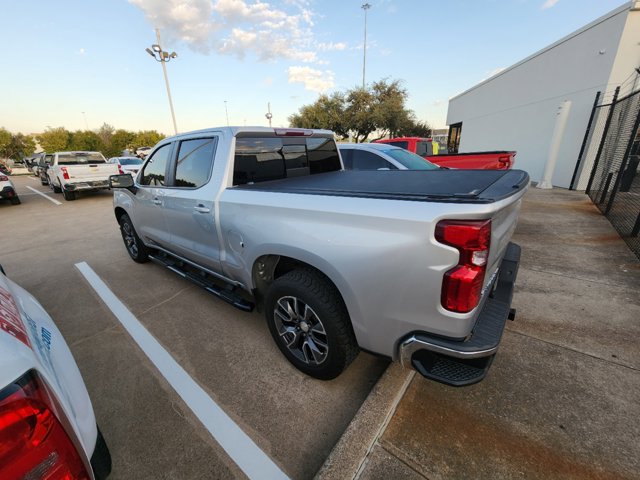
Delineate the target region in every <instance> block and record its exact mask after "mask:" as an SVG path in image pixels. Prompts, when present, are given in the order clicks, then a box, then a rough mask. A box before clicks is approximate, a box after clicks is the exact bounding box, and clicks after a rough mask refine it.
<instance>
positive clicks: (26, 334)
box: [0, 267, 111, 480]
mask: <svg viewBox="0 0 640 480" xmlns="http://www.w3.org/2000/svg"><path fill="white" fill-rule="evenodd" d="M110 471H111V456H110V454H109V449H108V448H107V445H106V443H105V441H104V438H103V437H102V435H101V433H100V430H98V427H97V425H96V418H95V416H94V413H93V408H92V406H91V399H90V398H89V394H88V393H87V389H86V387H85V385H84V382H83V380H82V376H81V375H80V370H78V366H77V365H76V362H75V361H74V359H73V356H72V355H71V351H70V350H69V347H68V346H67V344H66V343H65V341H64V338H63V336H62V335H61V334H60V331H59V330H58V328H57V327H56V324H55V323H54V322H53V320H52V319H51V317H50V316H49V315H48V314H47V312H46V311H45V310H44V308H42V306H41V305H40V304H39V303H38V301H37V300H36V299H35V298H34V297H32V296H31V295H30V294H29V293H27V292H26V291H25V290H24V289H22V288H21V287H19V286H18V285H17V284H16V283H14V282H12V281H11V280H10V279H9V278H7V277H6V276H5V275H4V270H3V269H2V267H0V478H2V479H6V480H9V479H82V480H94V479H95V480H98V479H104V478H106V477H107V476H108V475H109V473H110Z"/></svg>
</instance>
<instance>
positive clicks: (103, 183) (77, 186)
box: [64, 180, 109, 192]
mask: <svg viewBox="0 0 640 480" xmlns="http://www.w3.org/2000/svg"><path fill="white" fill-rule="evenodd" d="M64 188H65V190H69V191H70V192H77V191H79V190H100V189H103V188H109V180H95V181H91V182H78V183H67V184H65V185H64Z"/></svg>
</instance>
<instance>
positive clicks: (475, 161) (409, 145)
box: [374, 137, 516, 170]
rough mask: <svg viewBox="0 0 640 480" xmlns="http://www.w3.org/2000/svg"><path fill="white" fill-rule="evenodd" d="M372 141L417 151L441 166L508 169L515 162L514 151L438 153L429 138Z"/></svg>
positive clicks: (398, 138)
mask: <svg viewBox="0 0 640 480" xmlns="http://www.w3.org/2000/svg"><path fill="white" fill-rule="evenodd" d="M374 143H389V144H391V145H395V146H396V147H401V148H404V149H406V150H409V151H410V152H413V153H417V154H418V155H420V156H421V157H424V158H426V159H427V160H429V161H430V162H431V163H435V164H436V165H439V166H441V167H447V168H462V169H473V170H508V169H510V168H511V167H513V164H514V163H515V156H516V152H508V151H495V152H472V153H447V154H438V147H437V146H436V145H437V144H434V143H433V141H432V139H431V138H422V137H397V138H386V139H383V140H374Z"/></svg>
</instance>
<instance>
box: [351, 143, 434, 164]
mask: <svg viewBox="0 0 640 480" xmlns="http://www.w3.org/2000/svg"><path fill="white" fill-rule="evenodd" d="M338 149H339V150H340V156H341V157H342V163H344V168H345V169H346V170H437V169H439V168H440V167H438V166H437V165H434V164H433V163H430V162H428V161H427V160H425V159H424V158H422V157H421V156H420V155H416V154H415V153H412V152H410V151H408V150H405V149H404V148H400V147H395V146H393V145H387V144H384V143H339V144H338Z"/></svg>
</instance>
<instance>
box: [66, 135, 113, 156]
mask: <svg viewBox="0 0 640 480" xmlns="http://www.w3.org/2000/svg"><path fill="white" fill-rule="evenodd" d="M67 148H68V149H69V150H89V151H93V152H101V151H102V150H103V149H104V144H103V143H102V139H101V138H100V137H99V136H98V134H97V133H96V132H92V131H91V130H78V131H75V132H73V133H71V134H70V135H69V143H68V145H67Z"/></svg>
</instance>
